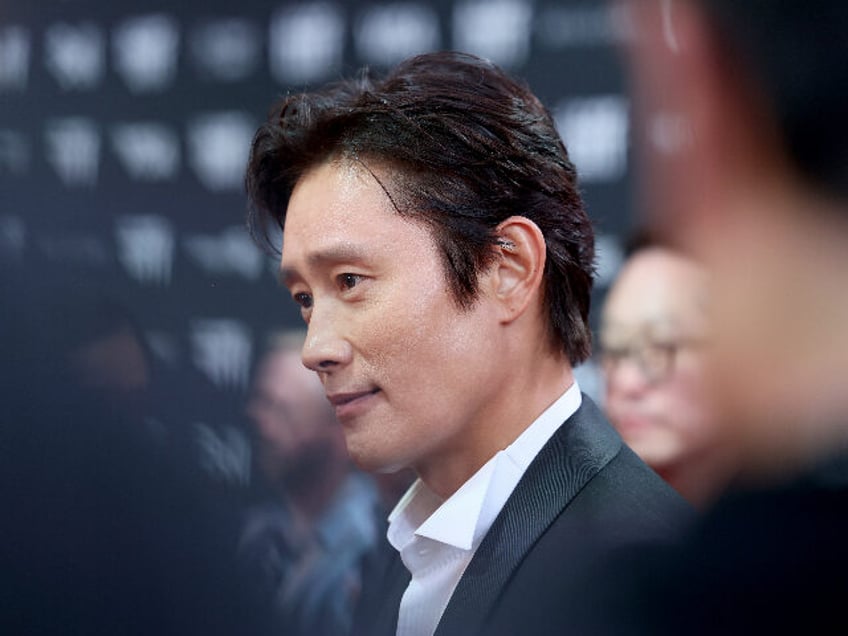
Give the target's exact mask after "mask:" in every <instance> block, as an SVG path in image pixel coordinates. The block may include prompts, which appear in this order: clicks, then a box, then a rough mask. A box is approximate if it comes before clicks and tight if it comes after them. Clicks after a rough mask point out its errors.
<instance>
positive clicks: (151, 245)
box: [115, 214, 176, 286]
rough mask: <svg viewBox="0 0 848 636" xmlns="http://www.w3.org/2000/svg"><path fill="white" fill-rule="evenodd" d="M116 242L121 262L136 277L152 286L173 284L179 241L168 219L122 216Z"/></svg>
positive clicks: (119, 219) (116, 229)
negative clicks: (176, 249) (177, 241)
mask: <svg viewBox="0 0 848 636" xmlns="http://www.w3.org/2000/svg"><path fill="white" fill-rule="evenodd" d="M115 241H116V244H117V249H118V260H119V261H120V262H121V264H122V265H123V266H124V268H125V269H126V270H127V274H129V275H130V276H131V277H132V278H134V279H135V280H137V281H138V282H140V283H145V284H148V285H161V286H165V285H168V284H169V283H170V282H171V272H172V270H173V267H174V245H175V242H176V239H175V238H174V230H173V227H172V226H171V223H170V221H168V219H166V218H165V217H162V216H157V215H155V214H147V215H136V216H123V217H119V218H118V219H117V220H116V222H115Z"/></svg>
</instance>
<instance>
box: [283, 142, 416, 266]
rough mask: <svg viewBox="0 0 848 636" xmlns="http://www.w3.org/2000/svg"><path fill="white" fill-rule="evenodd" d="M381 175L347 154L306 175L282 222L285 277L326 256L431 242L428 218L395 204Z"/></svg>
mask: <svg viewBox="0 0 848 636" xmlns="http://www.w3.org/2000/svg"><path fill="white" fill-rule="evenodd" d="M379 178H380V180H381V181H382V182H383V183H386V182H387V180H388V179H390V177H388V176H385V177H384V176H382V175H381V176H380V177H379ZM377 179H378V177H375V175H374V174H372V173H371V172H370V171H369V170H368V169H367V168H366V167H364V166H363V165H362V164H360V163H359V162H356V161H353V160H345V159H342V160H333V161H329V162H325V163H322V164H319V165H318V166H315V167H314V168H312V169H311V170H309V171H308V172H306V173H305V174H304V175H303V177H301V179H300V180H299V181H298V182H297V184H296V186H295V188H294V190H293V192H292V196H291V198H290V200H289V205H288V208H287V210H286V220H285V225H284V227H283V255H282V261H281V264H282V270H283V276H284V277H285V275H286V273H287V272H288V271H290V270H291V269H300V268H303V267H304V266H309V265H313V264H319V263H320V261H322V260H331V261H332V260H352V261H355V260H360V259H362V258H364V257H366V256H368V257H371V256H375V255H381V254H387V255H392V254H397V253H399V252H400V251H402V250H408V249H413V248H414V246H415V245H417V246H418V247H419V248H420V247H421V246H423V245H424V244H431V243H432V240H431V238H430V232H429V231H428V230H427V228H426V227H425V226H424V225H423V224H421V223H419V222H415V221H413V220H411V219H410V218H409V217H407V216H402V215H401V214H399V213H398V212H397V211H396V210H395V208H394V206H393V205H392V202H391V200H390V199H389V197H388V195H387V194H386V192H385V190H384V189H383V186H382V185H381V182H380V181H378V180H377Z"/></svg>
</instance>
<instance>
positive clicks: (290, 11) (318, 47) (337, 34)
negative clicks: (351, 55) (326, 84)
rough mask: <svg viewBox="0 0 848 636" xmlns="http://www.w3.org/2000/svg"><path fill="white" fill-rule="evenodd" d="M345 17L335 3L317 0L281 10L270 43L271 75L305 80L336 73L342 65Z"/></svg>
mask: <svg viewBox="0 0 848 636" xmlns="http://www.w3.org/2000/svg"><path fill="white" fill-rule="evenodd" d="M344 35H345V20H344V16H343V15H342V14H341V10H340V9H339V8H338V7H337V6H336V5H334V4H330V3H326V2H313V3H310V4H303V5H299V6H297V7H291V8H287V9H283V10H280V11H277V12H276V13H275V14H274V15H273V16H272V18H271V32H270V40H269V43H268V48H269V55H270V66H271V75H272V76H273V77H274V79H275V80H276V81H278V82H280V83H282V84H301V83H306V82H311V81H315V80H319V79H321V78H324V77H327V76H330V75H334V74H335V73H336V72H337V71H338V69H339V68H340V67H341V63H342V53H343V50H344Z"/></svg>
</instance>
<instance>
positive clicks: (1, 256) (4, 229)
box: [0, 215, 26, 261]
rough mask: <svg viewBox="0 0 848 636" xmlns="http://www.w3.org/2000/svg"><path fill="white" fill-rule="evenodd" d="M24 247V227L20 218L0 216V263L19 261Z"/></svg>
mask: <svg viewBox="0 0 848 636" xmlns="http://www.w3.org/2000/svg"><path fill="white" fill-rule="evenodd" d="M25 247H26V227H25V226H24V222H23V220H22V219H21V218H20V217H17V216H11V215H9V216H0V261H3V260H5V259H8V260H19V259H20V258H21V256H23V253H24V248H25Z"/></svg>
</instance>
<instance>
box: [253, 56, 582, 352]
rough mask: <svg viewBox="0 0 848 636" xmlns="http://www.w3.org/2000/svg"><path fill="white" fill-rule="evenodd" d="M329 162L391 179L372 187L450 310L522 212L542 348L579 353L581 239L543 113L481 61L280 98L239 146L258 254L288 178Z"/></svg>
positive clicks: (576, 202) (283, 200) (421, 65)
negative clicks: (540, 280) (431, 250)
mask: <svg viewBox="0 0 848 636" xmlns="http://www.w3.org/2000/svg"><path fill="white" fill-rule="evenodd" d="M335 157H344V158H348V159H353V160H355V161H358V162H360V163H362V165H364V166H365V167H366V168H367V169H368V170H369V171H370V172H371V173H372V175H374V177H375V179H377V176H376V174H374V172H373V170H371V168H370V167H368V166H367V165H366V162H373V163H374V165H375V166H380V167H388V168H391V171H392V172H391V175H392V176H391V177H390V178H389V179H388V180H386V181H380V180H379V179H377V180H378V181H379V182H380V185H381V186H382V187H383V189H384V190H385V191H386V194H387V195H388V197H389V198H390V199H391V202H392V204H393V205H394V207H395V209H396V210H397V211H398V213H400V214H403V215H407V216H410V217H412V218H415V219H418V220H420V221H421V222H423V223H425V224H426V225H427V226H428V227H429V228H430V230H431V231H432V233H433V237H434V240H435V241H436V243H437V245H438V246H439V248H440V250H441V252H442V255H443V259H444V264H445V271H446V275H447V278H448V281H449V283H450V285H451V288H452V290H453V293H454V297H455V299H456V301H457V302H458V303H459V304H460V306H463V307H469V306H471V304H473V302H474V300H475V298H476V294H477V284H478V275H479V274H480V272H482V271H483V270H484V269H485V268H486V267H487V266H488V265H489V264H490V263H491V262H492V258H493V256H494V253H495V252H494V250H493V249H492V246H493V245H494V244H496V243H497V240H498V237H497V236H496V235H495V233H494V230H495V228H496V227H497V225H498V224H499V223H500V222H501V221H503V220H504V219H506V218H508V217H509V216H512V215H522V216H525V217H527V218H529V219H530V220H532V221H533V222H534V223H536V225H538V226H539V228H540V229H541V231H542V233H543V235H544V237H545V241H546V244H547V260H546V264H545V283H544V290H543V302H544V303H545V306H546V307H547V310H548V316H549V331H550V335H551V340H552V343H554V344H555V345H556V347H557V348H561V349H562V350H564V351H565V353H566V354H567V355H568V357H569V359H570V361H571V363H572V364H578V363H579V362H582V361H583V360H585V359H586V358H587V357H588V356H589V354H590V350H591V332H590V328H589V323H588V316H589V302H590V293H591V288H592V278H593V274H594V235H593V229H592V226H591V223H590V221H589V219H588V216H587V215H586V212H585V210H584V207H583V202H582V200H581V197H580V193H579V192H578V189H577V183H576V181H577V178H576V173H575V170H574V167H573V166H572V164H571V162H570V161H569V159H568V154H567V152H566V149H565V146H564V145H563V143H562V140H561V139H560V137H559V134H558V133H557V131H556V127H555V125H554V122H553V120H552V118H551V116H550V113H548V111H547V110H546V109H545V107H544V106H543V105H542V104H541V103H540V101H539V100H538V99H537V98H536V97H535V96H534V95H533V94H532V93H531V92H530V90H529V89H528V88H527V87H526V86H525V85H523V84H521V83H519V82H518V81H516V80H515V79H512V78H510V77H509V76H508V75H507V74H506V73H504V72H503V71H502V70H501V69H499V68H498V67H496V66H495V65H494V64H492V63H490V62H488V61H486V60H483V59H480V58H477V57H474V56H472V55H467V54H462V53H455V52H439V53H429V54H424V55H420V56H417V57H413V58H411V59H408V60H406V61H404V62H402V63H401V64H400V65H399V66H397V67H396V68H395V69H394V70H393V71H391V72H390V73H389V74H388V75H387V76H386V77H385V78H383V79H381V80H377V79H374V78H372V77H370V75H369V74H368V73H367V72H364V73H363V74H362V75H361V76H360V77H359V78H358V79H356V80H352V81H347V82H341V83H338V84H333V85H330V86H328V87H327V88H325V89H323V90H321V91H317V92H312V93H306V94H299V95H292V96H288V97H286V98H284V99H283V100H282V101H281V102H280V103H278V104H277V105H276V106H275V108H274V109H273V110H272V112H271V115H270V117H269V119H268V121H267V122H266V123H265V124H264V125H263V126H262V127H261V128H260V129H259V131H258V132H257V133H256V136H255V137H254V140H253V146H252V150H251V155H250V162H249V165H248V169H247V177H246V185H247V191H248V197H249V200H250V206H249V213H248V227H249V228H250V230H251V233H252V235H253V236H254V238H256V239H257V240H259V241H262V240H265V241H266V244H268V236H269V235H268V230H269V228H270V226H271V225H272V224H273V223H276V224H277V225H278V226H279V227H280V228H282V226H283V224H284V221H285V214H286V207H287V205H288V200H289V197H290V196H291V193H292V189H293V188H294V186H295V184H296V183H297V181H298V179H300V178H301V176H303V174H304V173H305V172H306V171H307V170H309V169H310V168H311V167H313V166H315V165H317V164H319V163H322V162H324V161H326V160H328V159H331V158H335Z"/></svg>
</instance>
